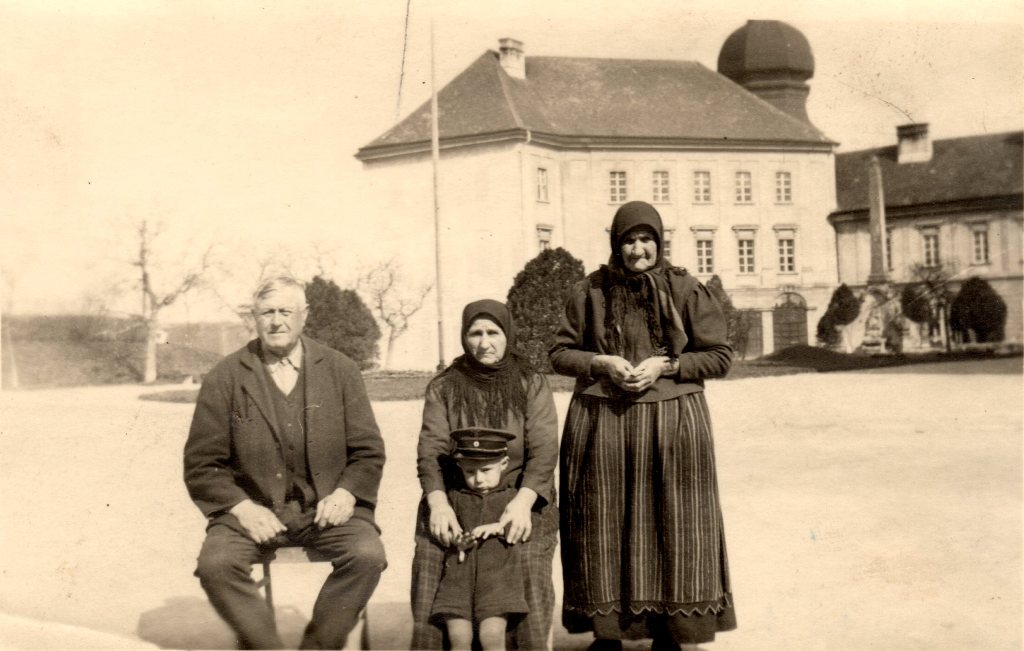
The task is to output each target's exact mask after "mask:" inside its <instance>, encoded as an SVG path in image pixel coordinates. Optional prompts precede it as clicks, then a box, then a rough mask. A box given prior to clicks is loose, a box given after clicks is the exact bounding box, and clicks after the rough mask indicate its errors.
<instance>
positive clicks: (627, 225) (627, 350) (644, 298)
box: [604, 201, 686, 363]
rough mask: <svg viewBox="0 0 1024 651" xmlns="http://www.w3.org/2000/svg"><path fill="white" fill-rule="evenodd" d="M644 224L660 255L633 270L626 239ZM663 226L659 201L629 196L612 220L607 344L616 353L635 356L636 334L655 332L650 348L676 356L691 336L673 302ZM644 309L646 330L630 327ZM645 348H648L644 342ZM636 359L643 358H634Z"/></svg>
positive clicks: (606, 298) (607, 284)
mask: <svg viewBox="0 0 1024 651" xmlns="http://www.w3.org/2000/svg"><path fill="white" fill-rule="evenodd" d="M638 228H643V229H646V230H648V231H650V232H651V234H652V235H654V239H655V240H656V241H657V245H658V256H657V258H656V259H655V263H654V266H652V267H651V268H650V269H648V270H646V271H642V272H633V271H630V270H629V269H628V268H627V267H626V265H625V262H623V260H622V242H623V240H624V239H625V237H626V235H628V234H629V233H630V232H631V231H634V230H636V229H638ZM663 235H664V228H663V226H662V222H661V215H659V214H658V211H657V210H655V208H654V206H652V205H651V204H649V203H646V202H644V201H630V202H629V203H625V204H623V205H622V206H621V207H620V208H619V209H618V210H617V211H616V212H615V217H614V218H613V219H612V225H611V228H610V229H609V239H610V241H611V247H612V254H611V258H610V259H609V261H608V265H607V266H606V267H604V270H605V286H604V294H605V301H606V304H607V305H608V307H609V309H606V310H605V321H606V322H605V329H606V331H607V333H608V339H609V341H608V345H609V347H610V349H611V350H612V351H614V352H615V354H617V355H620V356H622V357H625V358H626V359H630V358H631V357H633V355H632V354H631V350H632V349H633V348H635V346H634V345H633V344H634V343H635V342H634V341H632V340H634V339H635V338H636V337H641V336H648V337H650V344H651V345H650V350H652V351H653V352H654V354H660V355H666V354H667V355H672V354H673V351H679V350H681V349H682V346H683V343H685V341H686V335H685V333H684V332H683V324H682V319H681V318H680V316H679V311H678V310H676V309H675V305H673V303H672V292H671V288H670V287H669V282H668V273H669V270H670V268H671V266H672V265H670V264H669V263H668V262H666V261H665V256H664V253H663V247H662V242H663V241H664V237H663ZM639 314H643V317H644V318H643V319H642V320H643V322H645V323H646V325H647V327H646V330H647V332H646V333H642V332H636V331H629V329H628V328H627V327H626V323H627V321H629V322H636V321H637V319H636V318H630V315H633V316H634V317H635V316H636V315H639ZM640 348H641V349H643V348H647V347H646V346H641V347H640ZM631 361H633V362H634V363H635V362H638V361H642V360H639V359H632V360H631Z"/></svg>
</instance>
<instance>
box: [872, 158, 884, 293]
mask: <svg viewBox="0 0 1024 651" xmlns="http://www.w3.org/2000/svg"><path fill="white" fill-rule="evenodd" d="M868 211H869V212H868V214H869V221H868V233H869V235H870V236H871V271H870V273H868V285H882V284H885V283H887V282H888V281H889V278H888V276H887V275H886V273H885V192H884V190H883V187H882V167H881V165H879V163H878V157H877V156H872V157H871V162H870V163H868Z"/></svg>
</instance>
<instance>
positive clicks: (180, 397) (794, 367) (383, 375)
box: [140, 346, 1022, 402]
mask: <svg viewBox="0 0 1024 651" xmlns="http://www.w3.org/2000/svg"><path fill="white" fill-rule="evenodd" d="M997 357H998V358H1003V359H1007V360H1010V362H1009V363H1007V364H1004V365H1002V366H1001V367H1000V368H1001V369H1003V371H1004V372H1010V373H1013V372H1016V373H1020V372H1021V371H1022V367H1021V364H1020V362H1019V360H1020V359H1021V355H1020V353H1014V354H1010V355H997V354H995V353H992V352H984V351H971V352H957V353H919V354H906V355H873V356H872V355H847V354H845V353H837V352H833V351H829V350H825V349H824V348H816V347H814V346H794V347H792V348H787V349H785V350H781V351H779V352H777V353H774V354H772V355H769V356H767V357H764V358H761V359H757V360H738V361H736V362H734V363H733V365H732V369H731V370H730V371H729V375H728V377H726V378H725V379H726V380H737V379H741V378H749V377H767V376H772V375H791V374H793V373H828V372H835V371H856V370H865V369H872V368H890V367H895V366H906V365H910V364H929V363H937V362H949V363H955V362H963V361H976V360H982V359H993V358H997ZM1012 360H1017V363H1013V361H1012ZM432 377H434V374H433V373H430V372H425V371H424V372H414V371H405V372H384V371H370V372H367V373H365V374H364V375H363V380H364V381H365V382H366V391H367V393H368V394H369V395H370V400H372V401H374V402H380V401H388V400H419V399H421V398H422V397H423V394H424V392H425V390H426V387H427V383H428V382H430V379H431V378H432ZM548 382H549V383H550V384H551V389H552V391H555V392H559V391H572V388H573V383H574V380H573V378H569V377H565V376H563V375H549V376H548ZM198 391H199V390H198V389H197V388H177V389H171V390H167V391H157V392H154V393H147V394H144V395H142V396H140V397H141V399H142V400H159V401H162V402H195V399H196V394H197V393H198Z"/></svg>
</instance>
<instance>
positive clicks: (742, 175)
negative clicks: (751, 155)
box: [736, 172, 754, 203]
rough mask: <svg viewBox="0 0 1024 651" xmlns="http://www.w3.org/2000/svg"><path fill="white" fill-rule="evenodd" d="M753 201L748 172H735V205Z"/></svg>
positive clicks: (752, 189) (752, 186)
mask: <svg viewBox="0 0 1024 651" xmlns="http://www.w3.org/2000/svg"><path fill="white" fill-rule="evenodd" d="M753 201H754V184H753V181H752V180H751V177H750V172H736V203H752V202H753Z"/></svg>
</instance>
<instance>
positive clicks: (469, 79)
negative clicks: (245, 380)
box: [356, 52, 834, 160]
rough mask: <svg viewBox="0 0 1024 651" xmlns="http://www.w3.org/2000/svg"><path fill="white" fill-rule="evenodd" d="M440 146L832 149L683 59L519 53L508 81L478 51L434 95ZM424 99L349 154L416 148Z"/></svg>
mask: <svg viewBox="0 0 1024 651" xmlns="http://www.w3.org/2000/svg"><path fill="white" fill-rule="evenodd" d="M438 124H439V131H440V138H441V140H442V144H443V145H448V146H451V145H458V144H461V143H469V142H474V141H488V140H494V139H525V138H526V136H527V133H528V134H529V137H530V139H531V140H532V141H534V142H541V143H544V144H549V145H552V146H563V147H573V148H576V147H584V148H586V147H626V146H634V147H635V146H651V147H657V146H698V147H701V146H703V147H708V148H722V147H728V148H737V147H754V148H756V147H798V146H804V147H812V148H815V149H826V150H828V149H830V148H831V147H832V145H833V144H834V143H833V142H832V141H831V140H829V139H828V138H827V137H825V135H824V134H822V133H821V132H820V131H818V130H817V129H815V128H814V127H813V126H811V125H810V124H808V123H806V122H803V121H802V120H799V119H797V118H794V117H792V116H790V115H788V114H786V113H785V112H783V111H781V110H779V109H777V108H775V107H774V106H772V105H771V104H769V103H768V102H765V101H764V100H761V99H760V98H758V97H756V96H755V95H753V94H752V93H750V92H749V91H747V90H746V89H744V88H743V87H741V86H739V85H737V84H735V83H734V82H732V81H730V80H729V79H727V78H726V77H724V76H722V75H720V74H718V73H716V72H714V71H712V70H709V69H707V68H705V67H704V66H702V65H701V64H699V63H696V62H692V61H668V60H633V59H593V58H566V57H527V58H526V78H525V79H523V80H519V79H514V78H512V77H510V76H509V75H508V74H507V73H506V72H505V71H504V70H503V69H502V67H501V64H500V63H499V59H498V54H497V53H496V52H486V53H484V54H483V55H482V56H480V57H479V58H478V59H477V60H476V61H474V62H473V63H472V64H471V65H470V66H469V67H468V68H466V70H464V71H463V72H462V73H461V74H459V75H458V76H457V77H456V78H455V79H453V80H452V81H451V82H450V83H449V84H448V85H447V86H445V87H444V88H443V89H442V90H441V91H440V92H439V93H438ZM429 142H430V103H429V102H427V103H424V105H423V106H421V107H419V108H418V109H417V110H416V111H414V112H413V113H412V114H411V115H410V116H409V117H407V118H405V119H404V120H402V121H401V122H399V123H398V124H397V125H395V126H394V127H392V128H391V129H389V130H388V131H387V132H385V133H384V134H383V135H381V136H380V137H379V138H377V139H376V140H374V141H373V142H371V143H369V144H368V145H366V146H365V147H362V148H361V149H360V150H359V152H358V153H357V154H356V156H357V157H358V158H360V159H363V160H366V159H368V158H375V157H378V156H389V155H400V154H404V153H410V152H412V151H423V150H424V147H429Z"/></svg>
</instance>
